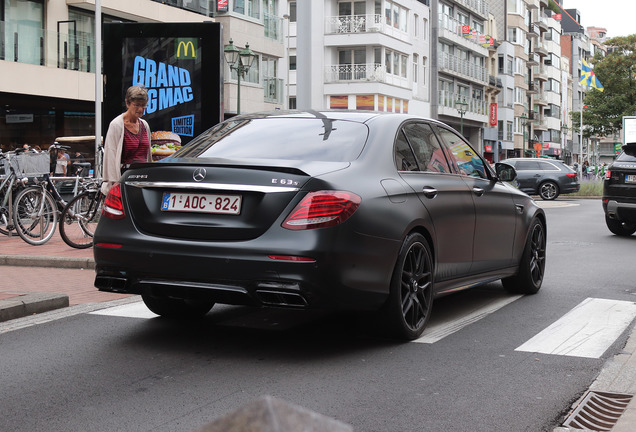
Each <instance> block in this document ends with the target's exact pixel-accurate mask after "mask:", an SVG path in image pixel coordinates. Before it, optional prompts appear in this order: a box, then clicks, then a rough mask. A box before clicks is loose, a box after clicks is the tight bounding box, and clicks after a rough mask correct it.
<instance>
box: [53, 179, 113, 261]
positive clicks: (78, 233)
mask: <svg viewBox="0 0 636 432" xmlns="http://www.w3.org/2000/svg"><path fill="white" fill-rule="evenodd" d="M103 204H104V195H103V194H102V193H101V192H99V191H89V192H83V193H81V194H79V195H77V196H76V197H75V198H73V199H72V200H71V201H70V202H69V203H68V204H67V205H66V207H64V210H62V216H61V217H60V236H61V237H62V240H64V242H65V243H66V244H67V245H69V246H71V247H74V248H76V249H86V248H89V247H91V246H93V234H94V233H95V228H96V227H97V223H98V222H99V219H100V218H101V216H102V205H103Z"/></svg>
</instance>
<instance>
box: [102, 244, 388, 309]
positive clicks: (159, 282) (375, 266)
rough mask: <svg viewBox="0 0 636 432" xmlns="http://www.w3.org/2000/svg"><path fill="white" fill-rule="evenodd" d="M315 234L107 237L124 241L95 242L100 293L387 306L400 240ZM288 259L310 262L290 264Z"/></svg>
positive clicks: (248, 302)
mask: <svg viewBox="0 0 636 432" xmlns="http://www.w3.org/2000/svg"><path fill="white" fill-rule="evenodd" d="M303 234H304V235H303ZM292 237H293V236H292ZM301 237H304V238H301ZM311 237H312V235H311V233H301V234H300V236H299V238H298V240H297V242H296V241H292V240H287V241H286V240H283V239H280V238H279V239H278V241H263V242H261V241H252V242H250V241H248V242H237V243H236V244H233V243H232V242H225V243H218V244H216V243H213V242H204V241H201V242H197V241H190V240H188V241H186V240H174V239H171V240H169V241H166V239H165V238H163V239H161V241H153V239H152V237H148V236H143V235H142V236H139V237H136V238H135V239H134V241H131V238H130V236H127V237H126V239H124V238H122V239H121V242H120V243H118V239H117V238H112V237H110V238H109V243H111V244H121V247H119V248H112V247H104V246H100V245H99V243H100V239H99V238H96V243H95V247H94V256H95V262H96V277H95V286H96V287H97V288H98V289H99V290H101V291H111V292H119V293H131V294H148V295H153V296H159V297H172V298H184V299H196V298H205V299H208V300H213V301H214V302H216V303H223V304H244V305H255V306H277V307H294V308H336V309H337V308H342V309H358V310H370V309H377V308H378V307H379V306H380V305H381V304H382V303H383V302H384V301H385V299H386V296H387V295H388V290H389V284H390V277H391V274H392V270H393V266H394V264H395V259H393V258H391V257H393V256H395V257H396V256H397V253H398V251H399V247H400V243H399V242H395V241H391V240H387V239H380V238H374V237H368V236H362V235H360V234H357V233H353V234H350V235H342V236H338V238H337V239H335V240H334V241H335V242H336V244H335V245H328V244H325V243H324V240H321V239H320V238H318V237H315V238H314V239H313V241H310V239H311ZM340 237H342V238H340ZM347 237H348V238H347ZM290 238H291V237H290ZM265 245H268V246H269V247H265ZM272 245H277V247H275V249H273V248H272ZM299 245H307V246H308V247H310V245H311V246H313V248H312V249H311V250H308V249H301V247H302V246H300V247H299ZM294 248H295V249H294ZM333 251H337V252H333ZM272 255H274V256H277V258H271V256H272ZM291 256H296V257H309V258H312V259H313V260H311V261H292V260H286V259H285V257H291ZM281 257H282V258H281Z"/></svg>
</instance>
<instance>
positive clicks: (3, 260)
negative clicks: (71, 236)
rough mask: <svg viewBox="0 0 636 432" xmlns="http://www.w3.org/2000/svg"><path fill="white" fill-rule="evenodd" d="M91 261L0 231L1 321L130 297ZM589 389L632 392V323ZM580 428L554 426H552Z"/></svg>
mask: <svg viewBox="0 0 636 432" xmlns="http://www.w3.org/2000/svg"><path fill="white" fill-rule="evenodd" d="M94 266H95V262H94V260H93V251H92V249H74V248H71V247H70V246H68V245H67V244H66V243H64V241H63V240H62V239H61V238H60V236H59V234H58V233H56V234H55V235H54V236H53V238H52V239H51V240H50V241H49V242H47V243H46V244H44V245H41V246H33V245H30V244H27V243H26V242H24V241H23V240H22V239H21V238H20V237H19V236H17V235H16V236H12V237H6V236H3V235H0V322H2V321H7V320H10V319H15V318H19V317H23V316H27V315H32V314H35V313H40V312H45V311H48V310H53V309H57V308H63V307H66V306H73V305H80V304H85V303H98V302H108V301H111V300H117V299H121V298H126V297H131V296H130V295H127V294H114V293H106V292H100V291H98V290H97V288H95V287H94V286H93V280H94V278H95V272H94ZM589 391H591V392H599V393H618V394H621V395H632V396H633V395H636V329H635V330H632V333H631V335H630V337H629V338H628V340H627V343H626V345H625V347H624V348H623V349H622V351H621V352H620V353H619V354H617V355H616V356H614V357H613V358H611V359H609V360H608V361H607V362H606V363H605V366H604V368H603V371H602V372H601V373H600V375H599V376H598V378H597V379H596V380H595V381H594V383H593V384H592V385H591V386H590V388H589ZM584 403H585V401H584V400H583V398H582V399H581V400H580V401H578V402H577V403H576V404H575V406H573V407H572V409H573V410H574V409H575V408H578V409H582V408H583V407H582V406H581V405H583V404H584ZM582 411H585V410H582ZM610 417H611V416H610ZM614 420H615V421H616V424H615V425H614V427H613V428H612V429H611V430H612V432H632V431H634V430H636V428H635V427H634V425H635V424H636V397H634V398H632V400H631V402H630V403H629V405H628V406H627V408H626V409H625V411H624V413H622V414H621V413H620V412H619V413H618V414H616V416H615V418H614ZM580 430H581V429H580V428H578V429H577V428H568V427H557V428H556V429H554V432H576V431H580ZM599 430H609V429H599Z"/></svg>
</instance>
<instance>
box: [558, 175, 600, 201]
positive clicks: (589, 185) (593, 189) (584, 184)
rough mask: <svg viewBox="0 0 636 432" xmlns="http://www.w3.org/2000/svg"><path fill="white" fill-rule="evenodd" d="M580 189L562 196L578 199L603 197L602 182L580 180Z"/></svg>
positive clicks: (597, 180)
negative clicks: (578, 197)
mask: <svg viewBox="0 0 636 432" xmlns="http://www.w3.org/2000/svg"><path fill="white" fill-rule="evenodd" d="M580 182H581V189H579V191H578V192H574V193H572V194H568V195H564V197H568V196H580V197H600V196H603V180H599V179H590V180H581V181H580Z"/></svg>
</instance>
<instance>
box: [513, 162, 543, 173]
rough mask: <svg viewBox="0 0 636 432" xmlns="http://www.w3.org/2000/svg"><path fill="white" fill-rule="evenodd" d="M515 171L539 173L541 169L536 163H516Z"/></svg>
mask: <svg viewBox="0 0 636 432" xmlns="http://www.w3.org/2000/svg"><path fill="white" fill-rule="evenodd" d="M515 169H516V170H517V171H539V170H540V169H541V167H540V166H539V163H538V162H537V161H517V163H516V164H515Z"/></svg>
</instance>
